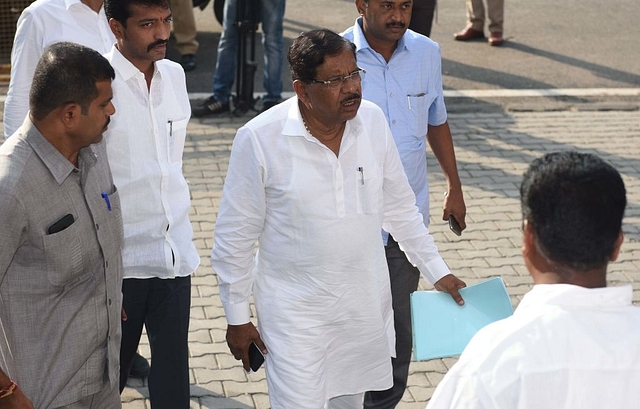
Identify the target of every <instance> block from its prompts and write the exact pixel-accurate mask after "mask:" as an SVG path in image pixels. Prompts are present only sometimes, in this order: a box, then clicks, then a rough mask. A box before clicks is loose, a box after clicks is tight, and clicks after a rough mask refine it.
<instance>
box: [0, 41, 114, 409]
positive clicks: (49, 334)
mask: <svg viewBox="0 0 640 409" xmlns="http://www.w3.org/2000/svg"><path fill="white" fill-rule="evenodd" d="M114 76H115V73H114V71H113V68H112V67H111V65H109V62H108V61H107V60H106V59H105V58H104V57H102V56H101V55H100V53H98V52H97V51H95V50H93V49H91V48H88V47H84V46H81V45H78V44H73V43H68V42H59V43H55V44H52V45H50V46H48V47H46V48H45V49H44V50H43V52H42V57H41V58H40V61H39V62H38V64H36V67H35V71H34V75H33V85H32V86H31V91H30V95H29V108H30V112H29V115H28V116H27V117H26V118H25V119H24V121H23V124H22V126H21V127H20V128H18V130H17V131H16V132H15V133H14V134H13V136H11V138H9V139H8V140H7V141H6V142H4V143H3V144H2V146H0V223H1V224H2V234H0V407H2V408H20V409H23V408H25V409H32V408H62V407H65V408H67V407H69V408H71V407H73V408H78V409H89V408H95V407H96V406H97V405H96V404H95V402H100V408H105V409H117V408H120V407H121V404H120V394H119V393H118V368H119V365H118V352H119V349H120V314H121V305H122V293H121V287H122V254H121V252H120V249H121V245H122V217H121V207H120V200H119V197H118V191H117V189H116V187H115V186H114V184H113V180H112V178H111V172H110V171H109V165H108V163H107V155H106V150H105V144H104V141H102V133H103V132H104V131H105V130H106V129H107V126H108V125H109V118H110V117H111V115H113V113H114V111H115V108H114V106H113V104H112V101H111V99H112V95H113V94H112V90H111V81H112V79H113V78H114Z"/></svg>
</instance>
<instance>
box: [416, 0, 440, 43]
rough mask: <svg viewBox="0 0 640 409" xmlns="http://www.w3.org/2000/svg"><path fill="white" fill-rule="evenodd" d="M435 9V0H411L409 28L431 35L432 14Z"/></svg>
mask: <svg viewBox="0 0 640 409" xmlns="http://www.w3.org/2000/svg"><path fill="white" fill-rule="evenodd" d="M435 9H436V0H413V11H412V13H411V23H409V28H410V29H412V30H413V31H415V32H417V33H420V34H422V35H425V36H427V37H429V36H431V25H432V24H433V14H434V11H435Z"/></svg>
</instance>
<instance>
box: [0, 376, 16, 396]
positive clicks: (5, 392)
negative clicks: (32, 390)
mask: <svg viewBox="0 0 640 409" xmlns="http://www.w3.org/2000/svg"><path fill="white" fill-rule="evenodd" d="M17 387H18V384H17V383H15V381H13V380H12V381H11V383H10V384H9V385H8V386H7V387H6V388H3V389H0V399H2V398H6V397H7V396H9V395H11V394H12V393H13V391H15V390H16V388H17Z"/></svg>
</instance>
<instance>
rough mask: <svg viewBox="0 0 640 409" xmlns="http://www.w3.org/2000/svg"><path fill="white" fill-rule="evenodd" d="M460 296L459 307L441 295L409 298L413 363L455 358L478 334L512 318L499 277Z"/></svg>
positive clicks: (429, 293) (421, 293)
mask: <svg viewBox="0 0 640 409" xmlns="http://www.w3.org/2000/svg"><path fill="white" fill-rule="evenodd" d="M460 294H461V295H462V298H464V301H465V304H464V305H463V306H459V305H458V304H456V303H455V301H453V298H451V296H450V295H449V294H447V293H445V292H439V291H416V292H414V293H412V294H411V323H412V325H413V359H414V360H416V361H422V360H426V359H434V358H444V357H448V356H453V355H459V354H461V353H462V351H463V350H464V348H465V347H466V346H467V344H468V343H469V341H470V340H471V338H472V337H473V336H474V335H475V333H476V332H478V330H480V329H481V328H482V327H484V326H486V325H487V324H490V323H492V322H494V321H498V320H501V319H503V318H507V317H509V316H510V315H512V314H513V306H512V305H511V300H510V299H509V294H508V293H507V289H506V287H505V286H504V282H503V281H502V278H501V277H494V278H491V279H489V280H486V281H482V282H480V283H477V284H473V285H470V286H468V287H465V288H462V289H461V290H460Z"/></svg>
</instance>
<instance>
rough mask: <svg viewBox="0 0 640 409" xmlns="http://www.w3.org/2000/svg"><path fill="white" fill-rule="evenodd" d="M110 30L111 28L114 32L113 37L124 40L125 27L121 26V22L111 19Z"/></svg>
mask: <svg viewBox="0 0 640 409" xmlns="http://www.w3.org/2000/svg"><path fill="white" fill-rule="evenodd" d="M109 28H111V31H112V32H113V35H114V36H115V37H116V39H118V40H119V39H121V38H122V33H123V31H124V27H123V26H122V24H120V22H119V21H118V20H116V19H113V18H110V19H109Z"/></svg>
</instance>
